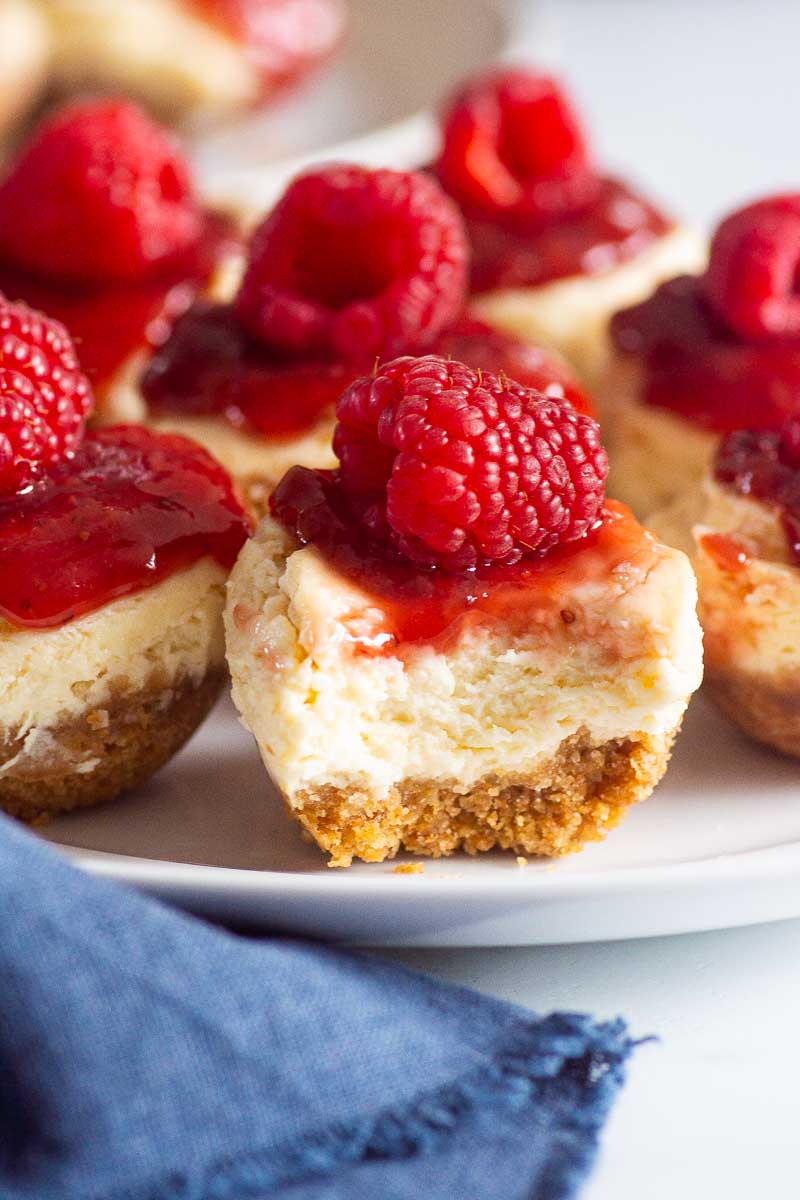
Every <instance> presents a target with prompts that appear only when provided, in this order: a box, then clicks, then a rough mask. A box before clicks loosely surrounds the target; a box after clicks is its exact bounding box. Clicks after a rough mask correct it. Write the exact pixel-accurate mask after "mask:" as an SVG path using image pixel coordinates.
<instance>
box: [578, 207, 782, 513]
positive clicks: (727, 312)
mask: <svg viewBox="0 0 800 1200" xmlns="http://www.w3.org/2000/svg"><path fill="white" fill-rule="evenodd" d="M799 247H800V196H797V195H786V196H775V197H770V198H768V199H765V200H760V201H757V202H756V203H754V204H751V205H748V206H746V207H745V208H742V209H739V210H738V211H736V212H734V213H733V214H732V215H731V216H729V217H728V218H726V219H725V220H724V221H723V222H722V223H721V224H720V226H719V227H718V229H717V231H716V233H715V235H714V238H713V240H712V243H711V251H710V257H709V265H708V268H707V270H706V271H705V272H704V273H703V274H702V275H698V276H690V275H683V276H679V277H677V278H675V279H671V280H669V281H668V282H666V283H663V284H662V285H661V286H660V287H659V288H658V289H657V290H656V291H655V292H654V293H653V295H652V296H651V297H650V298H649V299H647V300H644V301H642V302H641V303H640V304H638V305H636V306H634V307H632V308H628V309H625V310H623V311H621V312H619V313H617V314H616V315H615V317H614V318H613V319H612V322H611V332H612V340H613V344H614V357H613V359H612V360H611V362H610V363H609V366H608V370H607V372H606V374H605V376H604V378H603V379H602V380H601V381H600V382H599V383H598V385H597V388H596V396H597V402H598V406H599V409H600V414H601V419H602V421H603V429H604V433H605V436H606V439H607V444H608V451H609V456H610V460H611V473H610V478H609V490H610V492H611V494H612V495H614V496H618V497H619V499H621V500H623V501H625V503H626V504H629V505H630V506H631V508H633V510H634V511H635V512H636V513H637V514H638V515H639V516H640V517H642V519H649V518H650V516H651V515H652V514H653V513H654V512H656V511H658V510H660V509H662V508H664V507H666V506H670V505H673V504H675V505H677V506H678V507H680V504H681V497H682V496H687V497H689V503H690V504H691V503H693V499H692V497H693V496H694V494H695V493H696V491H697V488H698V487H699V485H700V482H701V480H702V479H703V477H704V475H705V474H706V472H707V471H708V470H709V468H710V466H711V464H712V461H713V458H714V455H715V452H716V449H717V446H718V445H719V442H720V439H721V437H723V436H724V435H725V434H727V433H731V432H734V431H736V430H738V429H744V428H748V429H758V430H776V429H780V427H781V425H782V424H783V422H784V421H785V420H786V418H787V416H788V415H789V414H790V413H792V412H795V411H797V409H798V403H799V402H800V322H798V320H797V317H796V315H793V314H794V313H795V309H796V307H797V306H798V300H797V297H796V295H795V291H794V287H795V271H796V268H797V264H798V248H799Z"/></svg>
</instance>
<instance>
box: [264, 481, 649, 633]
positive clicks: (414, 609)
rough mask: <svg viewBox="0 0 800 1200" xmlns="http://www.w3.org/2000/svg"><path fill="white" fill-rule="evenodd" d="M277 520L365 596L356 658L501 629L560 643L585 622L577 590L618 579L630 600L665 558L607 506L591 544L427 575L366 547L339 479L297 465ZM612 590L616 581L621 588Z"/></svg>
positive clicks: (279, 496)
mask: <svg viewBox="0 0 800 1200" xmlns="http://www.w3.org/2000/svg"><path fill="white" fill-rule="evenodd" d="M271 507H272V512H273V515H274V516H275V517H276V519H277V520H279V521H281V522H282V523H283V524H285V525H286V526H287V528H289V529H290V530H291V532H292V533H293V534H294V535H295V536H296V537H297V539H298V541H299V542H300V543H301V544H302V545H313V546H314V547H315V549H316V550H317V551H318V552H319V553H320V554H321V555H322V556H323V558H324V559H325V561H326V562H327V563H328V565H329V566H330V567H331V568H332V569H333V570H334V571H335V572H336V573H337V574H338V575H340V576H341V577H342V578H343V579H344V580H345V581H346V582H347V583H349V584H351V585H352V586H354V587H355V588H356V589H357V590H358V592H359V593H360V594H361V595H362V596H363V605H362V604H359V606H358V609H357V611H354V613H353V617H352V620H346V621H344V627H345V630H346V636H347V639H348V641H349V642H350V644H351V648H352V649H353V650H354V651H355V652H356V653H361V654H366V655H369V656H375V655H381V654H385V655H392V656H398V655H402V652H403V648H404V647H415V646H420V645H421V644H426V643H427V644H430V645H432V646H433V647H434V648H435V649H436V650H439V651H441V650H444V649H446V648H447V647H448V646H450V645H452V644H454V643H455V642H456V641H458V639H459V638H460V637H461V636H462V635H463V634H464V632H465V631H467V630H468V629H475V628H476V627H478V626H483V627H491V626H493V625H495V626H497V625H502V626H503V627H504V629H506V630H508V631H509V632H511V633H517V634H520V633H523V632H526V631H527V632H530V630H532V629H541V631H542V634H543V635H544V634H546V633H547V631H548V630H552V629H553V627H555V628H556V629H558V631H559V633H560V635H561V636H564V633H565V631H568V630H569V628H570V626H572V625H573V624H574V623H576V622H577V625H576V629H579V630H580V636H587V629H586V625H585V623H583V622H581V621H580V620H579V617H580V613H579V611H577V610H576V607H575V605H576V604H579V603H580V598H579V595H578V589H580V588H582V587H584V586H585V585H588V584H592V583H598V584H600V585H602V586H605V587H608V586H609V581H616V586H617V587H618V589H619V592H620V593H621V592H622V591H623V590H625V588H626V587H629V586H631V584H632V583H634V582H636V581H640V580H641V579H643V578H644V577H645V576H646V574H647V572H648V570H649V569H650V568H651V567H652V566H653V565H654V563H655V562H656V561H657V558H658V555H659V553H660V551H659V547H658V545H657V543H656V542H655V541H654V539H653V538H652V536H651V535H650V534H649V533H648V532H647V531H646V530H645V529H643V528H642V526H641V525H639V524H638V522H637V521H636V520H635V519H634V517H633V516H632V514H631V513H630V512H629V510H628V509H627V508H625V506H624V505H622V504H618V503H617V502H616V501H613V500H610V501H608V502H607V504H606V507H605V509H604V511H603V519H602V521H601V522H600V523H599V524H598V526H597V527H596V528H595V529H594V530H593V531H592V532H591V533H590V534H589V535H588V536H587V537H586V538H584V539H583V540H582V541H579V542H574V543H571V544H570V545H568V546H565V547H561V548H559V549H557V550H554V551H551V552H550V553H549V554H546V555H543V556H541V557H531V558H529V559H524V560H522V561H521V562H519V563H517V564H515V565H514V566H511V567H503V566H500V565H494V566H487V567H483V568H480V569H478V570H477V571H474V572H470V573H468V574H466V575H464V576H456V575H449V574H446V573H445V572H442V571H438V572H437V571H426V570H424V569H421V568H418V567H416V566H414V564H412V563H410V562H408V561H407V560H405V559H401V558H399V557H398V556H394V555H390V554H389V553H387V552H386V551H385V550H384V549H383V548H382V547H376V546H375V545H374V544H370V543H366V542H365V540H364V538H363V535H362V534H361V533H360V531H359V529H358V528H357V527H356V525H355V524H354V523H353V521H352V520H351V519H350V518H349V517H348V515H347V513H346V510H345V509H344V507H343V505H342V501H341V495H340V491H339V488H338V486H337V483H336V475H335V472H330V471H311V470H307V469H306V468H303V467H294V468H293V469H292V470H291V471H290V472H289V473H288V474H287V475H286V476H284V479H283V480H282V482H281V483H280V484H279V485H278V487H277V489H276V490H275V492H274V493H273V497H272V501H271ZM612 586H613V584H612Z"/></svg>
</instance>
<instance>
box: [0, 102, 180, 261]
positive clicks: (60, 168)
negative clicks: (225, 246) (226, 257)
mask: <svg viewBox="0 0 800 1200" xmlns="http://www.w3.org/2000/svg"><path fill="white" fill-rule="evenodd" d="M32 213H33V214H35V218H36V219H35V220H32V219H31V214H32ZM202 228H203V218H202V213H201V211H200V207H199V205H198V203H197V201H196V199H195V197H194V194H193V191H192V184H191V179H190V176H189V170H188V167H187V165H186V162H185V161H184V159H183V157H182V156H181V155H180V153H179V152H178V151H177V150H176V148H175V145H174V144H173V142H172V140H171V138H170V137H169V136H168V134H167V133H166V132H164V131H163V130H162V129H160V128H159V127H158V126H157V125H155V124H154V123H153V122H152V121H151V120H150V119H149V118H148V117H147V116H145V114H144V113H143V112H142V111H141V110H140V109H139V108H137V107H136V105H134V104H130V103H128V102H127V101H119V100H98V101H85V102H83V103H77V104H73V105H70V106H68V107H67V108H64V109H62V110H61V111H60V112H58V113H56V114H55V116H53V117H50V118H49V119H47V120H46V121H44V122H43V124H42V125H41V126H40V127H39V129H38V131H37V133H36V134H35V135H34V137H33V139H32V140H31V142H30V143H29V144H28V145H27V147H26V148H25V149H24V150H23V151H22V153H21V154H20V156H19V157H18V159H17V160H16V162H15V163H14V165H13V167H12V169H11V173H10V174H9V175H8V176H7V177H6V179H5V180H4V182H3V183H2V185H0V255H2V256H3V258H5V259H7V260H8V261H9V262H13V263H15V264H17V265H18V266H21V267H24V268H26V269H27V270H30V271H34V272H37V273H39V274H40V275H43V276H46V277H48V278H54V279H61V280H65V281H76V282H85V281H89V282H114V281H128V280H139V279H143V278H146V277H149V276H151V275H152V274H154V273H155V272H157V271H158V270H159V269H161V268H162V267H163V266H164V265H165V264H166V263H168V262H170V261H171V260H172V259H173V258H175V256H177V255H178V254H180V253H181V252H183V251H185V250H186V249H187V248H188V247H189V246H191V245H192V244H193V243H195V242H196V241H197V239H198V238H199V237H200V234H201V232H202Z"/></svg>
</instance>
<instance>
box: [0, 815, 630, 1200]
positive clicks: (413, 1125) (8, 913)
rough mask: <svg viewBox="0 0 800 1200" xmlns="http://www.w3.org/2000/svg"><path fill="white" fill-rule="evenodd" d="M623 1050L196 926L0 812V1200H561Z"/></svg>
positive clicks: (317, 949)
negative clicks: (73, 860)
mask: <svg viewBox="0 0 800 1200" xmlns="http://www.w3.org/2000/svg"><path fill="white" fill-rule="evenodd" d="M630 1049H631V1042H630V1040H629V1039H628V1037H627V1035H626V1032H625V1028H624V1026H623V1024H622V1023H621V1022H614V1023H610V1024H606V1025H597V1024H595V1023H593V1022H592V1021H591V1020H590V1019H589V1018H587V1017H584V1016H579V1015H575V1014H564V1013H562V1014H555V1015H552V1016H549V1017H546V1018H544V1019H540V1018H537V1017H535V1016H534V1015H533V1014H531V1013H528V1012H526V1011H524V1010H522V1009H519V1008H515V1007H513V1006H511V1005H507V1004H504V1003H501V1002H500V1001H496V1000H493V999H489V998H486V997H483V996H479V995H477V994H475V993H473V992H470V991H467V990H464V989H459V988H454V987H450V986H446V985H444V984H440V983H437V982H435V981H433V980H431V979H428V978H427V977H424V976H419V975H415V974H413V973H411V972H407V971H404V970H402V969H400V968H397V967H395V966H392V965H389V964H385V963H382V962H380V961H378V960H376V959H373V958H367V957H362V956H359V955H357V954H350V953H346V952H343V951H340V950H336V949H331V948H328V947H324V946H319V945H315V944H312V943H307V942H306V943H304V942H295V941H289V940H285V939H265V940H258V941H256V940H245V939H243V938H239V937H236V936H233V935H231V934H227V933H224V932H221V931H219V930H216V929H213V928H210V927H208V926H206V925H204V924H203V923H201V922H199V921H196V920H193V919H192V918H190V917H186V916H184V915H182V914H180V913H176V912H173V911H171V910H170V909H168V908H166V907H164V906H162V905H161V904H159V903H158V902H156V901H154V900H150V899H147V898H145V897H143V896H140V895H138V894H136V893H135V892H132V891H129V890H127V889H125V888H122V887H119V886H116V885H115V884H112V883H108V882H104V881H101V880H97V879H92V878H90V877H88V876H86V875H84V874H82V873H80V872H78V871H76V870H74V869H73V868H72V867H70V866H69V865H68V864H67V863H66V862H64V861H62V859H61V858H60V857H59V856H57V855H56V853H55V852H54V851H52V850H50V849H49V848H48V847H46V846H45V845H43V844H42V843H41V842H40V841H39V840H38V839H37V838H35V837H34V836H33V835H31V834H29V833H26V832H23V831H22V830H20V829H18V828H17V827H15V826H13V825H12V824H11V823H10V822H8V821H6V820H5V819H2V818H0V1200H250V1198H257V1200H262V1198H264V1200H266V1198H267V1197H269V1198H270V1200H272V1198H276V1197H277V1198H282V1197H287V1198H290V1200H312V1198H314V1200H334V1198H335V1200H375V1197H391V1198H392V1200H404V1198H406V1197H407V1198H408V1200H411V1198H412V1197H413V1198H414V1200H417V1198H419V1197H424V1198H425V1200H453V1197H456V1196H457V1197H458V1198H459V1200H473V1198H474V1200H491V1198H493V1197H498V1198H501V1197H502V1200H516V1198H519V1200H523V1198H524V1200H530V1198H534V1200H538V1198H542V1200H560V1198H561V1197H568V1196H572V1195H574V1194H575V1192H576V1190H577V1188H578V1186H579V1185H580V1183H581V1181H582V1180H583V1179H584V1177H585V1176H586V1174H587V1172H588V1170H589V1168H590V1166H591V1163H592V1161H593V1158H594V1155H595V1151H596V1145H597V1136H598V1132H599V1129H600V1127H601V1125H602V1123H603V1120H604V1118H605V1115H606V1113H607V1111H608V1109H609V1106H610V1104H611V1102H612V1100H613V1097H614V1094H615V1092H616V1091H617V1089H618V1087H619V1085H620V1082H621V1079H622V1067H623V1063H624V1060H625V1058H626V1057H627V1055H628V1053H629V1052H630Z"/></svg>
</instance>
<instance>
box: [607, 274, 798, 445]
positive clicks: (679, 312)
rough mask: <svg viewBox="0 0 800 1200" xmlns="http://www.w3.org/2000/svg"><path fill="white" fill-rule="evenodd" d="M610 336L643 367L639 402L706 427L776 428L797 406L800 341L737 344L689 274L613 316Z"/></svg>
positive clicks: (720, 430)
mask: <svg viewBox="0 0 800 1200" xmlns="http://www.w3.org/2000/svg"><path fill="white" fill-rule="evenodd" d="M611 335H612V338H613V341H614V344H615V345H616V348H617V350H618V351H619V352H620V353H621V354H623V355H624V356H626V357H629V358H632V359H635V360H637V361H638V362H640V363H641V364H642V367H643V369H644V373H645V383H644V389H643V391H642V394H641V396H640V399H641V400H642V401H644V402H645V403H647V404H652V405H655V406H656V407H657V408H666V409H669V410H670V411H671V412H674V413H677V415H678V416H680V417H682V418H683V419H684V420H686V421H691V422H693V424H695V425H699V426H701V427H702V428H704V429H709V430H713V431H714V432H717V433H728V432H731V431H733V430H736V429H743V428H748V429H777V428H779V427H780V426H781V425H782V424H783V422H784V420H785V419H786V417H787V416H788V415H789V414H790V413H793V412H796V411H797V410H798V408H800V340H798V341H794V340H781V339H774V340H772V341H764V342H760V343H749V342H744V341H741V340H740V339H738V338H737V337H736V335H735V334H733V333H731V332H730V331H729V330H728V329H726V328H725V327H724V326H723V325H722V323H721V322H720V321H719V320H718V319H717V318H716V317H715V316H714V314H713V313H712V312H711V310H710V308H709V307H708V305H707V304H706V302H705V300H704V298H703V293H702V285H701V283H700V281H699V279H696V278H695V277H693V276H690V275H683V276H680V277H678V278H677V279H672V280H670V281H669V282H668V283H665V284H662V286H661V287H660V288H658V289H657V291H656V292H654V294H653V295H652V296H651V297H650V298H649V299H648V300H645V301H644V302H643V303H642V304H637V305H635V306H634V307H633V308H628V309H624V310H623V311H622V312H619V313H617V314H616V315H615V316H614V318H613V319H612V322H611Z"/></svg>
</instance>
